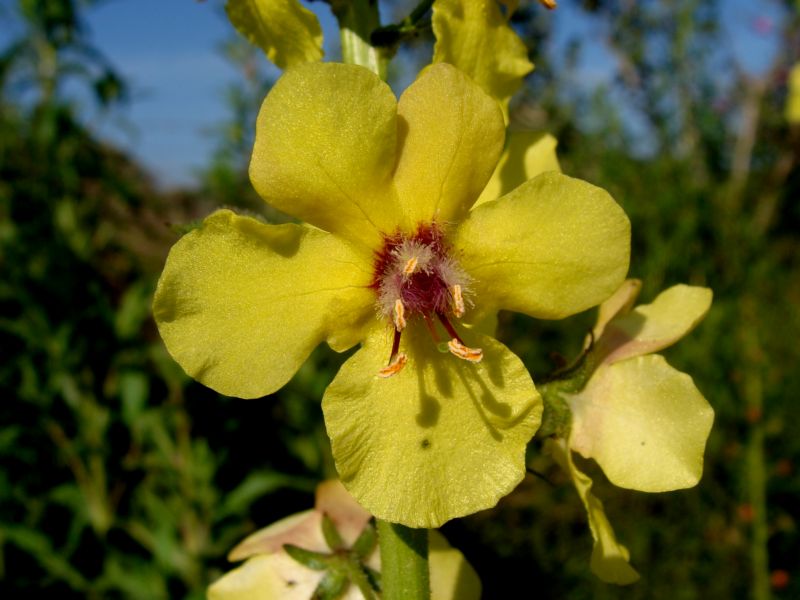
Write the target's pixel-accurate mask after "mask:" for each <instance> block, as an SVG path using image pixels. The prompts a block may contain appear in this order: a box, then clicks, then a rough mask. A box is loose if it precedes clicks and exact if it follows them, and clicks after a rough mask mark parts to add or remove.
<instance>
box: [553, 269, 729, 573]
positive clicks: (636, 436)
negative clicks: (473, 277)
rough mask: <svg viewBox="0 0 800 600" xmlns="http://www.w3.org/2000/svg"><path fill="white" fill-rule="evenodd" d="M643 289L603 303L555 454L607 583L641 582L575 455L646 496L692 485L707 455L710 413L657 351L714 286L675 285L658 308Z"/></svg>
mask: <svg viewBox="0 0 800 600" xmlns="http://www.w3.org/2000/svg"><path fill="white" fill-rule="evenodd" d="M640 288H641V283H640V282H639V281H637V280H628V281H626V282H625V284H624V285H623V286H622V287H620V289H619V290H618V291H617V293H616V294H614V296H612V297H611V298H609V299H608V300H607V301H606V302H604V303H603V305H602V306H601V307H600V313H599V317H598V323H597V325H596V326H595V329H594V332H593V333H594V338H595V340H596V342H595V345H594V347H593V349H592V350H591V352H590V355H589V360H590V362H592V363H593V364H594V365H596V366H595V370H594V372H593V373H592V375H591V377H590V378H589V380H588V382H587V383H586V385H585V387H584V388H583V389H582V390H581V391H580V392H578V393H575V394H570V395H567V396H566V400H567V403H568V405H569V408H570V410H571V412H572V426H571V430H570V435H569V440H568V441H564V440H561V441H560V442H558V443H557V444H556V446H555V448H554V449H555V451H556V458H557V459H558V460H559V462H561V463H562V465H564V466H565V468H567V469H568V471H569V472H570V474H571V475H572V477H573V481H574V483H575V486H576V488H577V489H578V492H579V494H580V495H581V498H582V499H583V502H584V504H586V508H587V510H588V512H589V523H590V526H591V529H592V533H593V535H594V537H595V541H596V544H595V550H594V553H593V556H592V569H593V570H594V572H595V573H596V574H597V575H598V576H599V577H601V578H602V579H604V580H606V581H611V582H614V583H631V582H632V581H635V580H636V579H637V578H638V575H636V572H635V571H634V570H633V569H632V568H630V566H629V565H627V560H628V551H627V550H626V549H625V548H624V546H621V545H619V544H618V543H617V542H616V539H615V538H614V533H613V531H612V530H611V526H610V525H609V523H608V520H607V519H606V517H605V513H604V512H603V507H602V504H601V503H600V501H599V500H597V498H595V497H594V496H593V495H592V494H591V493H590V488H591V484H592V482H591V480H590V479H589V478H588V477H587V476H586V475H585V474H584V473H581V472H580V471H579V470H578V469H577V468H576V467H575V465H574V463H573V462H572V457H571V456H570V453H569V451H570V450H574V451H576V452H578V453H580V454H581V455H583V456H584V457H586V458H593V459H594V460H595V461H597V463H598V464H599V465H600V467H601V468H602V469H603V472H604V473H605V474H606V476H607V477H608V479H609V480H610V481H611V483H613V484H614V485H617V486H620V487H624V488H629V489H634V490H639V491H643V492H666V491H670V490H677V489H683V488H688V487H692V486H694V485H695V484H697V482H698V481H699V479H700V476H701V475H702V471H703V451H704V449H705V444H706V440H707V439H708V435H709V432H710V431H711V424H712V422H713V420H714V411H713V409H712V408H711V406H710V405H709V404H708V402H707V401H706V400H705V398H703V395H702V394H701V393H700V391H699V390H698V389H697V387H695V385H694V383H693V382H692V378H691V377H689V376H688V375H687V374H685V373H681V372H680V371H677V370H676V369H673V368H672V367H671V366H669V364H667V362H666V361H665V360H664V358H663V357H662V356H660V355H657V354H652V353H653V352H656V351H658V350H661V349H663V348H666V347H667V346H670V345H672V344H673V343H675V342H676V341H677V340H679V339H680V338H682V337H683V336H684V335H686V334H687V333H689V332H690V331H691V330H692V329H693V328H694V327H695V326H696V325H697V324H698V323H699V322H700V321H701V320H702V318H703V317H704V316H705V314H706V312H708V309H709V308H710V306H711V296H712V293H711V290H709V289H708V288H702V287H693V286H688V285H676V286H673V287H671V288H669V289H668V290H666V291H664V292H662V293H661V294H659V295H658V297H657V298H656V299H655V301H654V302H653V303H652V304H646V305H641V306H637V307H636V308H634V309H633V310H631V307H632V306H633V303H634V301H635V300H636V296H637V295H638V293H639V290H640Z"/></svg>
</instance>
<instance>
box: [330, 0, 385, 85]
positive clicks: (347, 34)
mask: <svg viewBox="0 0 800 600" xmlns="http://www.w3.org/2000/svg"><path fill="white" fill-rule="evenodd" d="M331 7H332V8H333V13H334V14H335V15H336V19H337V20H338V21H339V30H340V37H341V42H342V61H343V62H346V63H351V64H354V65H361V66H362V67H367V68H368V69H370V70H371V71H374V72H375V73H377V74H378V76H379V77H380V78H381V79H383V80H386V72H387V67H388V63H389V60H388V56H387V54H386V53H385V52H384V51H383V50H382V49H380V48H376V47H375V46H373V45H372V43H371V42H370V36H371V35H372V32H373V31H375V30H376V29H378V28H379V27H380V26H381V21H380V16H379V15H378V2H377V0H346V1H342V0H339V1H336V2H332V3H331Z"/></svg>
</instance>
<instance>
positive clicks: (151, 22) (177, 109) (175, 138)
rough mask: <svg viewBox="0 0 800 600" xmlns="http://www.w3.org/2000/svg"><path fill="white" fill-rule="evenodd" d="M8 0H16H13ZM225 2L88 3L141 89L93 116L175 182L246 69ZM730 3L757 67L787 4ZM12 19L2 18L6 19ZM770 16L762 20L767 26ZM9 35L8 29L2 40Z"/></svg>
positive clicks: (319, 6) (566, 25)
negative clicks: (237, 61) (231, 58)
mask: <svg viewBox="0 0 800 600" xmlns="http://www.w3.org/2000/svg"><path fill="white" fill-rule="evenodd" d="M0 3H1V4H0V6H2V7H3V8H7V7H9V6H10V5H11V4H12V0H0ZM222 4H223V2H222V0H206V1H205V2H198V1H197V0H105V2H101V3H100V4H99V5H98V6H95V7H93V8H91V9H89V10H87V11H86V15H85V16H86V18H87V23H88V26H89V29H90V33H91V39H92V40H93V43H94V44H95V45H96V46H97V47H98V48H99V49H100V50H101V51H102V52H103V53H104V54H105V56H106V57H107V58H108V59H109V60H110V62H111V63H112V64H113V65H114V66H115V67H116V68H117V69H118V70H119V71H120V72H121V73H122V75H123V76H124V77H125V78H126V79H127V81H128V82H129V83H130V85H131V87H132V90H133V94H132V101H131V103H130V104H129V106H127V107H125V108H123V109H120V110H116V111H114V112H112V113H104V112H101V111H97V110H94V112H92V113H90V114H87V120H88V121H89V122H90V123H91V125H92V126H93V127H94V128H95V129H96V130H97V131H98V132H99V133H100V135H102V136H103V137H105V138H107V139H109V140H110V141H112V142H113V143H115V144H117V145H120V146H122V147H124V148H126V149H127V150H129V151H130V152H131V153H132V154H133V155H134V156H136V157H137V158H138V159H139V160H141V161H142V162H143V163H144V164H145V166H146V167H147V168H148V169H149V170H150V171H152V172H153V173H154V175H155V176H156V179H157V181H158V182H160V183H161V184H162V185H165V186H167V187H169V186H175V185H187V184H189V185H190V184H192V182H193V181H195V180H196V177H195V173H196V171H197V170H198V169H199V168H201V167H202V166H203V165H204V164H206V163H207V161H208V159H209V157H210V155H211V152H212V151H213V148H214V137H213V134H212V133H211V131H212V129H213V128H214V126H216V125H218V124H219V123H220V122H221V121H223V120H224V119H225V118H226V116H227V115H228V113H227V108H226V105H225V100H224V90H225V87H226V85H228V84H229V83H231V82H233V81H235V80H236V78H237V73H236V71H235V69H234V68H233V67H232V66H230V65H229V64H228V63H227V62H226V61H225V60H224V59H223V58H222V56H221V53H220V51H219V48H220V45H221V44H222V42H223V41H224V40H225V39H227V38H228V37H229V36H230V35H231V32H232V28H231V26H230V24H229V23H228V22H227V20H226V19H225V17H224V14H223V11H222ZM577 4H578V0H560V2H559V8H558V10H556V11H554V12H553V13H552V19H553V27H554V28H555V29H556V36H555V38H554V39H555V41H554V43H556V44H563V43H564V42H565V40H566V39H567V38H568V37H570V36H572V35H581V36H582V37H584V39H587V40H589V43H590V51H588V52H584V60H583V61H582V64H581V72H580V73H577V74H573V75H572V76H573V77H574V80H575V81H580V82H583V84H584V85H593V84H596V83H598V82H603V81H607V80H609V79H610V78H611V77H612V62H613V61H612V59H611V57H610V56H609V54H608V53H607V51H605V50H604V48H603V46H602V36H603V32H600V31H597V28H596V24H595V23H594V22H593V21H592V20H591V19H588V18H587V17H586V16H585V15H584V14H583V12H582V11H581V10H579V9H577V8H576V5H577ZM723 5H724V6H727V7H728V8H729V10H726V11H724V13H723V20H724V25H725V27H726V30H727V31H728V35H729V36H730V38H731V40H732V43H733V46H734V48H735V51H736V56H737V59H738V61H739V62H740V64H742V65H743V66H744V67H745V68H746V69H748V70H749V71H751V72H757V71H758V70H759V69H762V68H763V67H764V65H765V64H767V62H768V61H769V60H771V52H772V49H773V47H774V43H773V42H772V41H771V40H770V36H769V35H768V34H765V33H764V31H762V32H761V33H759V31H758V27H756V26H754V23H756V21H757V20H758V19H759V18H766V19H767V20H768V21H769V20H770V19H771V20H772V22H773V25H774V24H775V23H774V21H775V19H776V18H779V17H778V15H779V14H780V12H779V8H778V3H777V0H757V1H756V2H752V1H751V0H724V1H723ZM308 6H309V7H310V8H312V9H313V10H315V12H317V13H318V14H319V15H320V18H321V22H322V25H323V30H324V33H325V39H326V55H327V56H328V57H335V56H337V55H338V40H337V33H336V31H335V29H334V22H333V18H332V16H331V15H330V10H329V8H328V7H327V6H326V5H325V4H324V3H322V2H314V3H312V4H309V5H308ZM0 15H2V13H0ZM12 24H13V23H12ZM5 25H6V24H5V23H0V28H2V27H4V26H5ZM764 25H765V23H764V22H762V23H760V27H761V28H762V29H763V27H764ZM6 32H13V28H7V29H6ZM5 41H6V35H4V34H3V33H2V31H0V43H2V45H5ZM264 63H265V65H266V64H267V61H266V58H265V59H264ZM276 73H277V71H276ZM534 76H535V74H534Z"/></svg>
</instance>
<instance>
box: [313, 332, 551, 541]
mask: <svg viewBox="0 0 800 600" xmlns="http://www.w3.org/2000/svg"><path fill="white" fill-rule="evenodd" d="M387 334H388V332H385V331H377V332H376V333H375V334H374V335H372V336H370V337H369V338H368V340H367V342H366V343H365V344H364V346H363V347H362V348H361V350H359V351H358V353H356V354H355V355H354V356H353V357H352V358H351V359H350V360H348V361H347V362H346V363H345V364H344V366H343V367H342V368H341V370H340V371H339V373H338V375H337V376H336V378H335V379H334V380H333V383H331V385H330V386H329V387H328V390H327V391H326V392H325V396H324V397H323V399H322V409H323V412H324V413H325V423H326V425H327V429H328V435H329V436H330V438H331V444H332V447H333V456H334V459H335V461H336V468H337V470H338V471H339V475H340V476H341V479H342V482H343V483H344V484H345V487H347V489H348V490H349V491H350V493H351V494H353V496H354V497H355V498H356V499H357V500H358V501H359V503H361V505H362V506H364V508H366V509H367V510H369V511H370V512H371V513H372V514H373V515H375V516H376V517H378V518H380V519H384V520H387V521H391V522H396V523H402V524H404V525H407V526H409V527H427V528H433V527H439V526H440V525H441V524H442V523H444V522H446V521H448V520H450V519H453V518H455V517H461V516H464V515H468V514H471V513H474V512H477V511H479V510H482V509H485V508H490V507H492V506H494V505H495V504H496V503H497V501H498V500H499V499H500V498H501V497H503V496H505V495H506V494H508V493H509V492H510V491H511V490H512V489H513V488H514V487H515V486H516V485H517V484H518V483H519V482H520V480H521V479H522V477H523V476H524V474H525V447H526V445H527V444H528V442H529V441H530V439H531V437H532V436H533V434H534V433H535V432H536V429H537V428H538V427H539V422H540V418H541V412H542V401H541V398H540V396H539V394H538V392H537V391H536V390H535V388H534V387H533V382H532V381H531V378H530V375H529V374H528V372H527V370H526V369H525V367H524V365H523V364H522V362H521V361H520V360H519V359H518V358H517V357H516V356H515V355H514V354H512V353H511V352H510V351H509V350H508V349H507V348H506V347H505V346H503V345H502V344H500V343H499V342H497V341H495V340H493V339H492V338H489V337H484V336H480V335H467V339H466V340H465V342H466V343H467V344H469V345H471V346H479V347H480V348H482V349H483V361H482V362H480V363H478V364H474V363H468V362H466V361H463V360H460V359H458V358H456V357H454V356H451V355H449V354H441V353H439V352H438V351H437V350H436V346H435V344H434V343H433V342H432V341H431V339H430V336H429V335H428V332H427V331H426V330H425V328H424V327H423V326H422V325H420V324H419V323H414V324H411V325H410V326H409V327H408V328H407V329H406V330H405V331H403V338H402V343H401V349H402V350H403V351H405V352H406V354H407V356H408V364H407V365H406V366H405V368H404V369H403V370H401V371H400V372H399V373H397V374H396V375H394V376H392V377H389V378H387V379H381V378H379V377H378V376H377V373H378V371H379V370H380V369H381V368H382V367H384V366H385V365H386V361H387V359H388V357H389V353H390V348H391V334H389V335H388V336H387ZM470 342H473V343H470Z"/></svg>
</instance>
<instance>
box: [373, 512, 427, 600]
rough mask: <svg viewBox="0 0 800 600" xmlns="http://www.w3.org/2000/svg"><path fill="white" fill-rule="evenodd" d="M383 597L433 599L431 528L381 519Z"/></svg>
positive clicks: (379, 528) (416, 599)
mask: <svg viewBox="0 0 800 600" xmlns="http://www.w3.org/2000/svg"><path fill="white" fill-rule="evenodd" d="M378 543H379V544H380V548H381V592H382V593H381V598H382V599H383V600H429V598H430V597H431V586H430V574H429V572H428V530H427V529H411V528H410V527H405V526H404V525H398V524H397V523H388V522H386V521H381V520H380V519H379V520H378Z"/></svg>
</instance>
